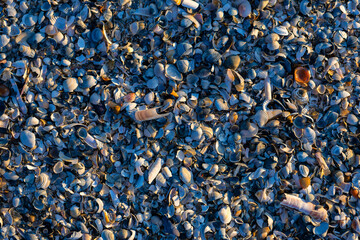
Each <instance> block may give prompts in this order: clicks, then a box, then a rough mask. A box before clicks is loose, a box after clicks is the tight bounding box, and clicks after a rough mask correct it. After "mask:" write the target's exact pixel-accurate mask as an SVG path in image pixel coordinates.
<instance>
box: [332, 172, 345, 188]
mask: <svg viewBox="0 0 360 240" xmlns="http://www.w3.org/2000/svg"><path fill="white" fill-rule="evenodd" d="M334 180H335V183H336V184H337V185H341V184H342V183H344V182H345V176H344V173H343V172H342V171H337V172H335V174H334Z"/></svg>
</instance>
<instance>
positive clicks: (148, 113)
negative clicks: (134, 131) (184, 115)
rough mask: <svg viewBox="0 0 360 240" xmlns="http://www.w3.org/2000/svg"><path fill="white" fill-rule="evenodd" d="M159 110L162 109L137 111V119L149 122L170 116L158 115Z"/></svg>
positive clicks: (165, 114)
mask: <svg viewBox="0 0 360 240" xmlns="http://www.w3.org/2000/svg"><path fill="white" fill-rule="evenodd" d="M159 108H160V107H156V108H151V109H147V110H141V111H137V112H136V113H135V118H136V120H137V121H149V120H154V119H158V118H162V117H166V116H167V115H169V113H164V114H158V113H157V109H159Z"/></svg>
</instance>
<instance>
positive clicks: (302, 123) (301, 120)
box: [293, 115, 307, 129]
mask: <svg viewBox="0 0 360 240" xmlns="http://www.w3.org/2000/svg"><path fill="white" fill-rule="evenodd" d="M293 123H294V125H295V126H296V127H297V128H300V129H305V128H306V127H307V124H306V118H305V117H304V116H301V115H297V116H296V117H295V118H294V120H293Z"/></svg>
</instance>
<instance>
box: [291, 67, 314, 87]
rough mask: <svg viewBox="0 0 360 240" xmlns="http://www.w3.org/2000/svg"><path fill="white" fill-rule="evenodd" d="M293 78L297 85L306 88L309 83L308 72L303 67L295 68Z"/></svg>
mask: <svg viewBox="0 0 360 240" xmlns="http://www.w3.org/2000/svg"><path fill="white" fill-rule="evenodd" d="M294 78H295V81H296V82H297V83H298V84H299V85H301V86H304V87H306V86H307V85H308V83H309V81H310V71H309V70H308V69H306V68H304V67H297V68H296V69H295V72H294Z"/></svg>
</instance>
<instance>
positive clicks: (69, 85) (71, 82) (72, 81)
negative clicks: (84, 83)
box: [63, 78, 79, 92]
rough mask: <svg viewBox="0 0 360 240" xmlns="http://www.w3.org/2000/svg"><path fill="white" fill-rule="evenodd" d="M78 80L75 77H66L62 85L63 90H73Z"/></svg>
mask: <svg viewBox="0 0 360 240" xmlns="http://www.w3.org/2000/svg"><path fill="white" fill-rule="evenodd" d="M78 85H79V84H78V81H77V79H76V78H68V79H66V80H65V81H64V83H63V87H64V91H65V92H73V91H75V89H76V88H77V87H78Z"/></svg>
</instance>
